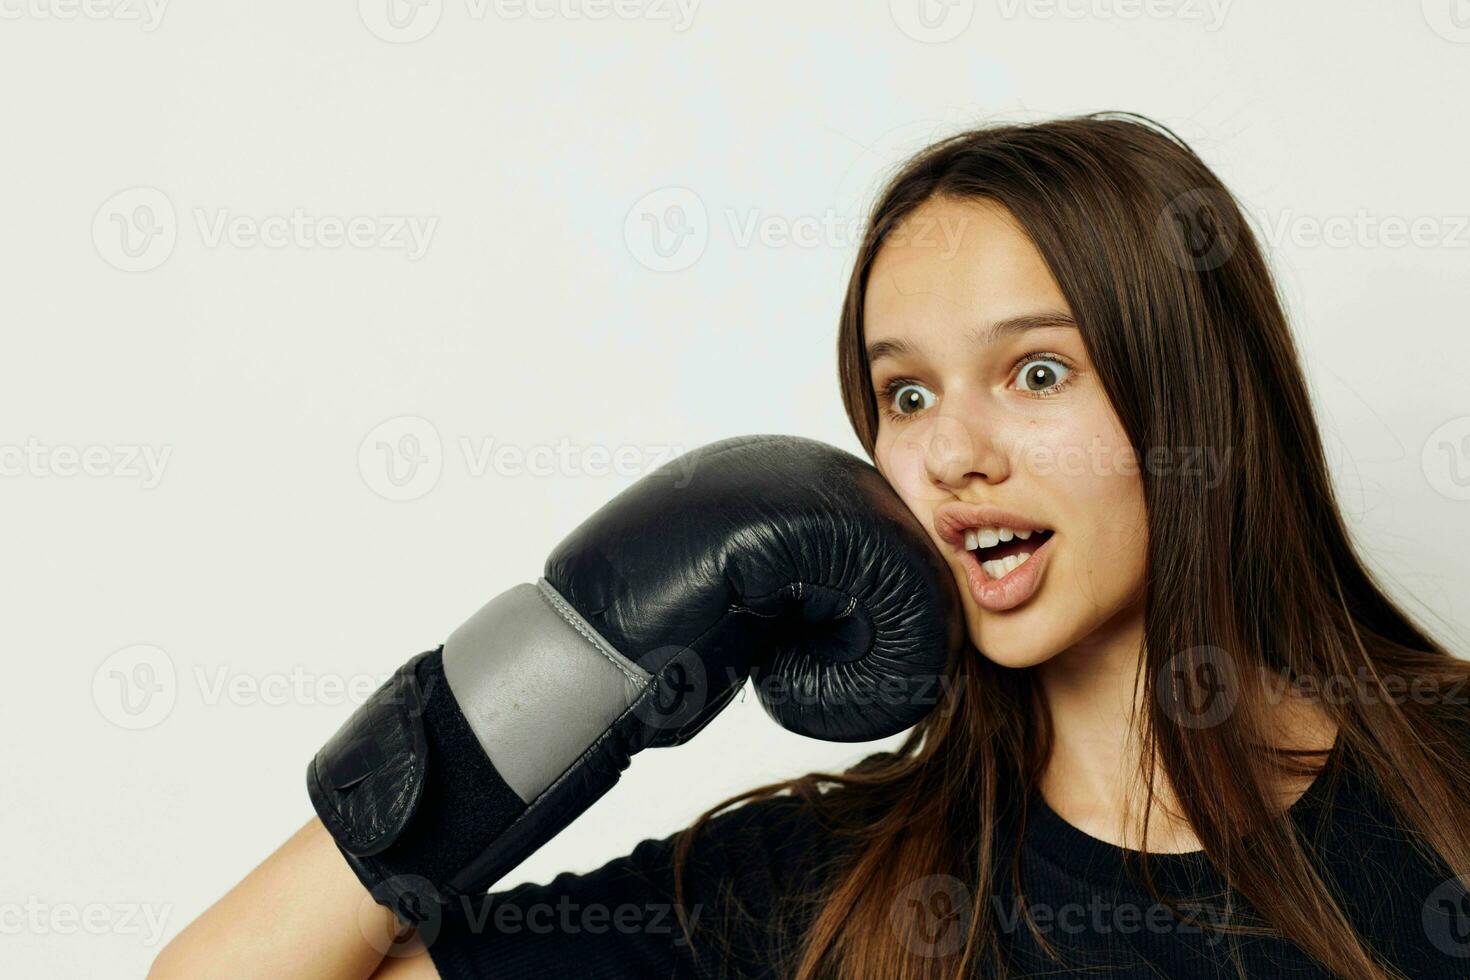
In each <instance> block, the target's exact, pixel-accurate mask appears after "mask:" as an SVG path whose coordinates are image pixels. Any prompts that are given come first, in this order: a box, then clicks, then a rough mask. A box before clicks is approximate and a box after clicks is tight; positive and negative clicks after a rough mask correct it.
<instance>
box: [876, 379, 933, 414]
mask: <svg viewBox="0 0 1470 980" xmlns="http://www.w3.org/2000/svg"><path fill="white" fill-rule="evenodd" d="M926 396H927V397H926ZM884 397H886V398H887V399H888V402H889V404H890V405H892V407H893V408H892V412H891V414H893V415H899V416H903V415H916V414H918V413H919V412H922V411H923V410H924V409H926V408H931V407H933V405H934V392H932V391H930V390H929V389H928V388H925V387H924V386H923V385H921V384H918V383H917V382H914V381H892V382H889V384H888V386H887V390H886V391H885V393H884Z"/></svg>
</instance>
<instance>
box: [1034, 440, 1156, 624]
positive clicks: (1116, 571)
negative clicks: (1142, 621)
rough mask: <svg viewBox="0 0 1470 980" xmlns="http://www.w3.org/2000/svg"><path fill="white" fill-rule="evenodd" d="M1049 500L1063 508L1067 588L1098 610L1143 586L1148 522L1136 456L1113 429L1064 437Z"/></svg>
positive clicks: (1062, 519)
mask: <svg viewBox="0 0 1470 980" xmlns="http://www.w3.org/2000/svg"><path fill="white" fill-rule="evenodd" d="M1057 450H1058V453H1057V461H1058V465H1057V467H1056V472H1055V474H1054V475H1052V476H1051V477H1049V478H1048V482H1049V483H1050V484H1051V488H1052V490H1053V491H1054V492H1053V493H1052V494H1050V496H1051V497H1052V499H1054V500H1056V501H1057V502H1058V503H1060V504H1061V505H1062V510H1061V512H1060V517H1059V521H1058V523H1060V524H1062V525H1063V526H1064V527H1065V529H1066V532H1067V541H1068V544H1069V547H1068V548H1066V549H1065V551H1066V557H1067V559H1068V561H1067V562H1066V563H1065V564H1066V565H1067V566H1068V567H1067V569H1066V573H1067V576H1068V577H1069V578H1071V579H1072V582H1071V584H1072V585H1073V586H1074V587H1075V588H1077V590H1078V591H1079V592H1080V593H1081V595H1082V596H1085V597H1088V598H1090V599H1091V601H1092V603H1093V604H1094V605H1097V606H1108V607H1111V606H1115V605H1117V604H1119V603H1121V602H1123V601H1125V600H1126V599H1127V598H1128V597H1129V596H1131V595H1132V593H1133V592H1134V591H1135V589H1137V588H1138V586H1139V585H1140V584H1141V582H1142V580H1143V576H1144V565H1145V561H1146V557H1147V543H1148V522H1147V512H1146V510H1145V508H1144V501H1143V478H1142V476H1141V475H1140V474H1139V472H1138V462H1137V457H1136V454H1135V453H1134V452H1133V451H1132V448H1131V446H1130V445H1129V443H1128V440H1127V438H1126V437H1125V436H1124V434H1123V433H1122V431H1121V430H1119V429H1117V428H1115V427H1106V426H1103V427H1093V428H1091V429H1088V430H1082V431H1076V432H1071V433H1067V434H1065V437H1064V438H1063V439H1061V440H1059V445H1058V446H1057Z"/></svg>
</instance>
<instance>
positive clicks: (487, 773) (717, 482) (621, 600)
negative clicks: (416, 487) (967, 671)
mask: <svg viewBox="0 0 1470 980" xmlns="http://www.w3.org/2000/svg"><path fill="white" fill-rule="evenodd" d="M692 460H693V462H692V466H691V465H690V459H688V458H685V459H680V460H678V461H676V463H677V464H678V465H676V464H675V463H670V464H667V465H665V466H663V467H662V468H660V469H659V470H657V471H655V472H653V473H651V474H649V475H648V476H646V477H644V478H643V479H641V480H639V481H638V482H637V483H635V484H633V485H632V486H630V487H628V488H627V489H626V490H624V491H623V492H622V493H620V494H619V495H618V496H617V497H615V498H614V499H613V500H612V501H611V502H609V503H608V504H607V505H605V506H604V507H603V508H602V509H601V510H599V511H597V513H595V514H593V515H592V517H590V518H589V519H588V520H586V521H584V522H583V523H582V524H581V526H579V527H578V528H577V529H576V530H574V531H573V532H572V533H571V534H569V535H568V536H567V537H566V538H565V540H563V541H562V542H561V544H559V545H558V546H557V547H556V549H555V550H554V551H553V552H552V554H551V556H550V557H549V558H548V559H547V561H546V567H545V570H544V576H543V577H542V578H541V579H539V580H538V581H537V582H535V583H534V584H533V583H529V582H528V583H523V584H521V585H517V586H515V587H513V588H511V589H509V590H507V591H506V592H504V593H502V594H501V595H499V596H497V597H496V598H494V599H492V600H491V601H490V602H489V603H488V604H486V605H485V606H484V607H483V608H482V609H480V611H479V612H477V613H475V615H474V616H472V617H471V618H470V620H469V621H468V622H466V623H465V624H464V625H463V626H461V627H460V628H459V629H457V630H455V631H454V633H453V634H451V635H450V637H449V639H448V640H447V641H446V642H445V643H444V645H443V646H441V647H439V648H437V649H435V650H430V651H428V652H425V653H421V654H419V655H418V656H416V657H414V658H413V659H411V660H410V661H409V662H408V663H407V664H405V665H404V666H403V667H402V668H400V669H399V670H398V671H397V672H396V673H395V674H394V676H393V677H392V678H390V679H389V680H388V681H387V682H386V683H385V684H384V685H383V686H382V687H381V688H379V689H378V690H377V691H376V692H375V693H374V694H373V695H372V697H370V698H369V699H368V700H367V701H366V702H365V703H364V704H363V705H362V706H360V707H359V708H358V709H357V710H356V711H355V712H354V713H353V715H352V716H351V718H349V719H348V721H347V723H346V724H345V725H344V726H343V727H342V729H341V730H340V731H338V732H337V734H336V735H334V736H333V737H332V738H331V739H330V740H329V741H328V742H327V743H326V745H325V746H323V747H322V749H321V751H319V752H318V753H317V754H316V756H315V758H313V759H312V761H311V764H310V765H309V766H308V769H307V788H308V791H309V792H310V795H311V801H312V804H313V806H314V807H315V808H316V812H317V815H318V816H319V817H320V818H321V821H322V823H323V824H324V825H325V826H326V828H327V830H328V831H330V832H331V834H332V836H333V838H334V839H335V840H336V842H337V846H338V848H339V850H341V851H342V853H343V855H344V856H345V857H346V858H347V861H348V863H349V864H350V865H351V866H352V868H353V870H354V871H355V872H356V873H357V876H358V877H359V878H360V879H361V880H362V882H363V884H364V885H365V886H366V887H367V888H368V890H369V891H370V892H371V893H372V895H373V897H374V898H375V899H376V900H377V901H378V902H380V903H382V904H384V905H386V906H388V907H389V908H391V909H393V910H394V912H395V914H396V915H397V916H398V918H399V919H400V920H401V921H402V922H403V923H405V924H412V923H418V922H422V921H424V920H425V919H427V918H429V917H431V916H432V915H435V914H437V912H438V910H439V907H440V905H441V904H444V903H449V902H451V901H452V900H454V899H456V898H457V897H458V896H461V895H473V894H482V893H484V892H485V891H486V890H487V889H488V888H489V887H490V886H491V885H493V884H494V883H495V882H496V881H497V880H499V879H500V878H501V877H503V876H504V875H505V874H506V873H508V872H509V871H511V870H512V869H513V868H514V867H515V866H516V865H517V864H519V863H520V862H521V861H522V860H524V859H525V858H526V857H527V856H528V855H530V854H531V853H532V852H533V851H535V850H536V849H537V848H538V847H540V846H541V845H542V844H544V843H545V842H546V841H547V840H549V839H550V838H551V837H553V836H554V835H555V834H557V833H558V832H559V831H561V830H562V829H563V828H564V827H566V826H567V825H568V824H569V823H571V822H572V821H573V820H574V819H576V817H577V816H579V815H580V814H581V813H582V812H583V811H584V810H586V809H587V808H588V807H589V806H590V805H591V804H592V803H593V802H595V801H596V800H597V799H598V798H599V797H601V796H602V795H603V794H605V793H606V792H607V791H608V790H609V789H611V788H612V786H613V784H614V783H615V782H617V780H618V778H619V777H620V775H621V773H622V771H623V770H624V769H625V768H627V766H628V763H629V759H630V757H631V756H632V755H633V753H635V752H638V751H640V750H642V749H644V748H647V747H650V746H661V745H674V744H678V743H680V742H684V741H687V740H688V739H689V738H692V737H693V736H694V735H695V734H696V733H697V732H698V731H699V730H700V729H702V728H703V727H704V726H705V725H706V724H708V722H709V721H710V719H711V718H713V717H714V715H715V714H716V713H717V712H719V711H720V710H721V709H722V708H724V707H725V705H726V704H728V703H729V702H730V700H731V699H732V698H733V697H734V696H735V694H736V693H738V692H739V691H740V689H741V688H742V687H743V686H744V684H745V681H746V679H747V678H748V677H750V676H752V674H753V675H754V678H755V680H756V682H757V692H758V695H759V698H760V701H761V704H762V705H763V706H764V707H765V709H766V710H767V711H768V712H769V713H770V714H771V715H772V716H773V717H774V718H775V719H776V720H777V721H779V722H780V723H781V724H782V725H784V726H785V727H786V728H788V729H790V730H792V731H794V732H797V733H799V734H802V735H809V736H812V737H815V738H822V739H828V740H833V741H867V740H871V739H877V738H883V737H886V736H888V735H893V734H896V733H898V732H900V731H903V730H904V729H906V728H909V727H911V726H912V725H914V724H915V723H917V722H918V721H919V720H920V719H921V718H922V717H923V716H924V715H925V714H927V713H928V712H929V711H930V710H931V709H932V708H933V707H934V705H935V703H936V701H937V699H938V692H939V679H940V676H941V675H942V673H943V671H944V670H945V667H946V664H947V661H948V658H949V657H950V656H951V655H952V654H953V653H954V652H955V651H956V650H957V649H958V648H959V645H960V639H961V636H962V628H963V624H962V621H961V619H960V616H959V614H958V609H959V599H958V593H957V591H956V586H955V584H954V580H953V577H952V576H951V574H950V572H949V570H948V568H947V567H946V565H945V563H944V561H943V559H942V558H941V557H940V555H939V554H938V552H937V551H936V550H935V548H934V547H933V545H932V544H931V542H930V540H929V538H928V536H927V535H926V533H925V531H924V529H923V528H922V527H921V526H920V524H919V522H918V521H917V520H916V519H915V518H914V516H913V514H912V513H911V512H910V511H909V510H908V509H907V507H906V506H905V505H904V503H903V501H902V500H900V499H899V497H898V496H897V495H896V494H895V493H894V492H893V490H892V488H890V487H889V486H888V484H887V482H886V481H885V480H884V479H883V477H882V476H881V475H880V474H879V473H878V471H877V470H876V469H874V468H873V467H872V466H871V465H870V464H868V463H867V462H864V461H863V460H860V459H858V458H857V457H855V456H853V455H851V454H849V453H846V452H843V451H842V450H839V449H836V448H834V447H832V446H828V445H826V444H824V443H820V442H816V441H813V440H810V439H803V438H799V437H794V436H779V435H756V436H744V437H739V438H734V439H726V440H724V441H721V442H717V443H713V444H711V445H709V446H706V447H704V448H703V449H699V450H695V451H694V455H693V456H692Z"/></svg>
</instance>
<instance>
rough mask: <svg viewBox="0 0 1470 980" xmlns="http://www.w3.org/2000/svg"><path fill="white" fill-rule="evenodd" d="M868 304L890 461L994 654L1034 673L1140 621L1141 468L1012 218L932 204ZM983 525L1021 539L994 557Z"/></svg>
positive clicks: (871, 290) (885, 266) (891, 256)
mask: <svg viewBox="0 0 1470 980" xmlns="http://www.w3.org/2000/svg"><path fill="white" fill-rule="evenodd" d="M864 306H865V320H864V327H865V333H866V338H867V343H868V354H869V360H870V373H871V380H872V384H873V390H874V392H875V393H876V398H877V403H878V413H879V418H880V422H879V427H878V438H877V446H876V453H875V456H876V460H877V463H878V468H879V470H880V472H882V473H883V475H884V477H885V478H886V479H887V480H888V482H889V483H890V484H892V485H893V487H894V489H895V490H896V491H897V492H898V494H899V496H901V497H902V498H903V500H904V502H905V503H906V504H907V505H908V507H909V509H910V510H912V511H913V512H914V514H915V515H917V516H918V518H919V520H920V521H921V522H922V523H923V524H924V526H925V527H926V528H927V529H928V531H929V534H930V535H931V537H932V538H933V539H934V542H935V544H936V545H937V546H938V547H939V549H940V551H941V553H942V554H943V555H944V556H945V560H946V561H947V562H948V563H949V566H950V568H951V569H952V570H953V572H954V575H955V578H956V580H957V582H958V584H959V588H960V594H961V596H962V597H963V603H964V610H965V623H966V628H967V630H968V632H969V636H970V640H971V641H972V642H973V643H974V644H975V646H976V648H977V649H978V650H980V651H981V653H983V654H984V655H985V656H986V657H988V658H990V659H991V660H993V661H995V662H997V663H1000V664H1003V665H1005V666H1008V667H1028V666H1032V665H1034V664H1038V663H1041V662H1043V661H1045V660H1048V659H1049V658H1051V657H1053V656H1054V655H1056V654H1057V653H1060V652H1062V651H1064V650H1069V649H1072V648H1074V647H1078V646H1088V647H1091V646H1092V645H1093V644H1094V643H1104V642H1106V641H1107V640H1108V638H1109V637H1111V636H1113V635H1114V634H1117V635H1119V636H1125V637H1126V636H1127V635H1128V632H1127V631H1130V630H1133V629H1136V628H1137V626H1138V623H1139V622H1140V621H1141V609H1142V601H1141V600H1142V583H1143V579H1144V572H1145V555H1146V542H1147V525H1146V523H1145V514H1144V504H1143V487H1142V480H1141V478H1140V476H1139V473H1138V464H1137V458H1136V455H1135V454H1134V453H1133V451H1132V448H1131V446H1130V444H1129V442H1128V439H1127V437H1126V436H1125V435H1124V433H1123V430H1122V427H1121V425H1120V423H1119V421H1118V418H1117V415H1116V414H1115V413H1114V412H1113V409H1112V405H1111V404H1110V403H1109V401H1108V398H1107V396H1106V394H1105V393H1104V392H1103V388H1102V385H1101V383H1100V382H1099V380H1098V378H1097V377H1096V375H1095V374H1094V373H1093V370H1092V364H1091V362H1090V361H1089V359H1088V356H1087V351H1086V349H1085V347H1084V346H1083V343H1082V337H1081V335H1080V332H1079V330H1078V329H1077V327H1076V326H1075V325H1073V322H1072V319H1071V311H1070V309H1069V308H1068V306H1067V303H1066V301H1065V300H1064V299H1063V298H1062V293H1061V290H1060V289H1059V288H1058V287H1057V284H1056V282H1055V280H1054V279H1053V278H1052V275H1051V271H1050V270H1049V269H1048V268H1047V265H1046V263H1045V262H1044V261H1043V260H1042V257H1041V255H1040V253H1039V252H1037V250H1036V248H1035V246H1033V245H1032V243H1031V240H1030V239H1029V238H1028V237H1027V235H1026V234H1025V233H1024V232H1023V231H1022V230H1021V229H1020V227H1019V226H1018V225H1017V223H1016V222H1015V220H1014V219H1013V218H1012V217H1011V216H1010V213H1009V212H1008V211H1006V210H1005V209H1004V208H1003V207H1001V206H1000V205H998V204H995V203H993V202H989V201H981V200H956V199H952V198H948V199H944V198H931V199H930V200H929V201H928V202H926V203H925V204H924V205H922V206H921V207H919V208H918V209H917V210H916V211H915V212H913V213H912V214H911V215H910V216H909V218H908V219H907V220H906V221H905V222H904V223H903V224H902V225H901V226H900V227H899V228H897V229H896V230H895V233H894V234H893V235H891V236H890V238H889V240H888V241H887V243H885V244H884V246H883V247H882V249H881V250H880V252H879V253H878V256H877V259H876V260H875V262H874V264H873V268H872V270H871V273H870V275H869V278H868V285H867V293H866V296H865V299H864ZM980 528H996V529H997V532H996V533H995V534H994V535H992V534H991V533H989V532H986V531H979V530H978V529H980ZM967 529H975V530H974V531H971V532H969V533H967ZM1002 529H1003V530H1002ZM1012 530H1019V531H1023V532H1030V534H1029V537H1024V538H1023V537H1022V536H1021V535H1016V534H1012V533H1011V531H1012ZM976 531H978V533H975V532H976ZM1048 532H1049V536H1048ZM970 533H974V534H975V537H976V538H977V539H978V540H977V541H976V542H973V543H978V544H979V545H981V546H987V545H992V542H996V541H997V539H998V538H1009V539H1010V540H1005V541H998V542H997V543H995V544H994V545H993V546H991V547H981V549H980V550H979V551H978V553H977V552H976V551H974V550H970V549H969V548H967V544H972V542H967V541H966V538H967V537H969V535H970ZM1022 555H1026V556H1027V557H1025V558H1024V560H1021V556H1022ZM1006 556H1009V557H1006ZM1018 561H1019V562H1020V563H1019V564H1017V562H1018ZM987 569H989V570H988V571H987ZM997 575H1000V576H1001V577H1000V578H996V576H997Z"/></svg>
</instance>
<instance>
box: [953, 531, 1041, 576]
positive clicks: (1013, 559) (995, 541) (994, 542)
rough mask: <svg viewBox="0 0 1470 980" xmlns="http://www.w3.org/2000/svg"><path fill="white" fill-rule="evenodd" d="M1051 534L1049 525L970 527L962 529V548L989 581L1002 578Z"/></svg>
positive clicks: (1023, 561) (1018, 565)
mask: <svg viewBox="0 0 1470 980" xmlns="http://www.w3.org/2000/svg"><path fill="white" fill-rule="evenodd" d="M1051 536H1052V532H1051V530H1050V529H1029V528H1010V527H972V528H968V529H967V530H966V531H965V550H966V551H971V552H974V554H975V560H976V561H978V562H979V563H980V568H981V569H982V570H984V572H985V575H986V577H987V578H989V579H990V580H991V581H995V580H997V579H1002V578H1005V577H1006V576H1007V575H1009V574H1010V573H1011V572H1013V571H1015V570H1016V569H1017V568H1018V567H1020V566H1021V565H1022V564H1024V563H1025V562H1026V559H1028V558H1030V557H1031V555H1032V554H1033V553H1034V552H1035V551H1037V550H1038V549H1039V548H1040V547H1041V546H1042V545H1043V544H1045V543H1046V541H1047V539H1048V538H1050V537H1051Z"/></svg>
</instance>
